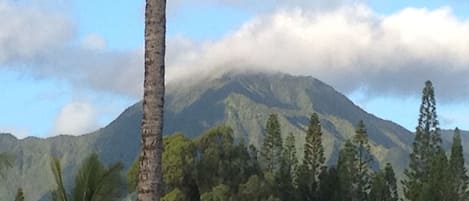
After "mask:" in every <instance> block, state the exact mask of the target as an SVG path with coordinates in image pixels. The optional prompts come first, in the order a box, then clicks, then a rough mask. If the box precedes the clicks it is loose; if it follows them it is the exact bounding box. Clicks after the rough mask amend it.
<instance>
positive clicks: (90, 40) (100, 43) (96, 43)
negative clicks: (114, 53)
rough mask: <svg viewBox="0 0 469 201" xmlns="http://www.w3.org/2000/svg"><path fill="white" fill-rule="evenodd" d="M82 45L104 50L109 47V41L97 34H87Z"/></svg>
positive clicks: (91, 48) (90, 48) (85, 47)
mask: <svg viewBox="0 0 469 201" xmlns="http://www.w3.org/2000/svg"><path fill="white" fill-rule="evenodd" d="M81 45H82V47H83V48H84V49H89V50H96V51H102V50H104V49H106V47H107V41H106V39H104V38H103V37H101V36H99V35H97V34H90V35H87V36H86V37H85V38H84V39H83V41H82V42H81Z"/></svg>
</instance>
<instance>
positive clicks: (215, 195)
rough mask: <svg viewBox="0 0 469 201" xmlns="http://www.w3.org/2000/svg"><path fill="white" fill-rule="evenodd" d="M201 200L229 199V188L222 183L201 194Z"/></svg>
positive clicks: (219, 200)
mask: <svg viewBox="0 0 469 201" xmlns="http://www.w3.org/2000/svg"><path fill="white" fill-rule="evenodd" d="M200 200H201V201H229V200H230V189H229V187H228V186H226V185H224V184H220V185H218V186H215V187H214V188H213V189H212V191H210V192H207V193H204V194H202V197H201V199H200Z"/></svg>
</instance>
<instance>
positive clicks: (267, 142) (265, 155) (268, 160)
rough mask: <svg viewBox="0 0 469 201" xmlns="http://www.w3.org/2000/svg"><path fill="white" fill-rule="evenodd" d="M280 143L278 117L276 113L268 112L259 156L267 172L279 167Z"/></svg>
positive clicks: (272, 171)
mask: <svg viewBox="0 0 469 201" xmlns="http://www.w3.org/2000/svg"><path fill="white" fill-rule="evenodd" d="M282 145H283V143H282V135H281V131H280V123H279V121H278V117H277V115H276V114H270V115H269V119H267V124H266V128H265V137H264V144H263V145H262V149H261V157H262V160H263V163H264V167H265V170H266V171H267V172H270V173H274V171H277V170H278V169H279V168H280V159H281V157H282Z"/></svg>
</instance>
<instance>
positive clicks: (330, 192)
mask: <svg viewBox="0 0 469 201" xmlns="http://www.w3.org/2000/svg"><path fill="white" fill-rule="evenodd" d="M319 181H320V182H319V193H318V200H326V201H339V188H338V187H340V183H339V182H340V181H339V175H338V173H337V169H336V168H335V167H331V168H327V167H323V168H322V170H321V174H319Z"/></svg>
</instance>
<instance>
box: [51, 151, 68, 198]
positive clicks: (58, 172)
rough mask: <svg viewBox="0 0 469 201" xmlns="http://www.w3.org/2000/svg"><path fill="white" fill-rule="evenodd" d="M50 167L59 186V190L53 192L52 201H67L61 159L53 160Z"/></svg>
mask: <svg viewBox="0 0 469 201" xmlns="http://www.w3.org/2000/svg"><path fill="white" fill-rule="evenodd" d="M50 166H51V170H52V174H53V175H54V180H55V183H56V184H57V189H56V190H54V191H52V201H67V200H68V195H67V192H66V191H65V187H64V186H65V185H64V182H63V176H62V167H61V166H60V161H59V159H57V158H52V159H51V164H50Z"/></svg>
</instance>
